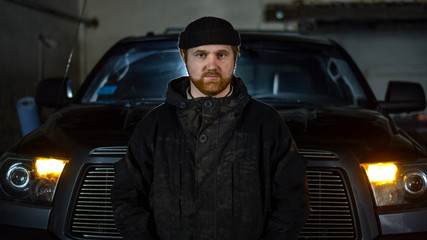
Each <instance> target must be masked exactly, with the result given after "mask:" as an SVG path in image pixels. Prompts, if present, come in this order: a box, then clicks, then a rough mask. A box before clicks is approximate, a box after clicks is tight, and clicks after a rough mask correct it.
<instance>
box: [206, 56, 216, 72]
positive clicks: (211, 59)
mask: <svg viewBox="0 0 427 240" xmlns="http://www.w3.org/2000/svg"><path fill="white" fill-rule="evenodd" d="M206 65H207V68H208V70H215V69H217V68H218V59H216V57H215V56H212V55H210V56H208V58H207V64H206Z"/></svg>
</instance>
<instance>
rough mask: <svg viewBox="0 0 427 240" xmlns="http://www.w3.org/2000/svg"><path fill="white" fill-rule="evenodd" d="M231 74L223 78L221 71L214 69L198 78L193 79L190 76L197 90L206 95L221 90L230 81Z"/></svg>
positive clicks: (216, 93)
mask: <svg viewBox="0 0 427 240" xmlns="http://www.w3.org/2000/svg"><path fill="white" fill-rule="evenodd" d="M206 76H218V77H219V79H215V80H209V79H205V77H206ZM232 79H233V75H231V76H230V77H226V78H224V77H223V76H222V74H221V73H218V72H216V71H210V72H205V73H203V75H202V76H201V78H200V79H195V78H192V77H191V76H190V80H191V82H193V84H194V85H195V86H196V87H197V89H199V91H200V92H201V93H203V94H205V95H207V96H210V97H212V96H215V95H218V94H220V93H221V92H223V91H224V90H225V89H226V88H227V86H228V85H229V84H230V83H231V80H232Z"/></svg>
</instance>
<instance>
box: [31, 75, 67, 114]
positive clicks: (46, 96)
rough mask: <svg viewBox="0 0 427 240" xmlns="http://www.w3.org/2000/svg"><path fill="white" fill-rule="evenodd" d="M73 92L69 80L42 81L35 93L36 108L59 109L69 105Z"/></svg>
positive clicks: (50, 79)
mask: <svg viewBox="0 0 427 240" xmlns="http://www.w3.org/2000/svg"><path fill="white" fill-rule="evenodd" d="M72 98H73V91H72V88H71V79H70V78H49V79H43V80H42V81H41V82H40V83H39V85H38V87H37V92H36V97H35V101H36V103H37V105H38V106H43V107H50V108H59V107H62V106H64V105H67V104H69V103H71V100H72Z"/></svg>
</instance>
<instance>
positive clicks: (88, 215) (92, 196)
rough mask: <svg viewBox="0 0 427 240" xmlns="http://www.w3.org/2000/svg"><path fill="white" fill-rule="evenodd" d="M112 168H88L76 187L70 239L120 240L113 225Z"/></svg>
mask: <svg viewBox="0 0 427 240" xmlns="http://www.w3.org/2000/svg"><path fill="white" fill-rule="evenodd" d="M113 182H114V167H113V166H112V165H110V166H108V165H106V166H103V167H90V168H89V169H88V170H87V171H86V173H85V175H84V177H83V182H82V184H81V186H80V189H79V192H78V196H77V201H76V204H75V206H74V211H73V215H72V221H71V235H72V236H74V237H78V238H87V239H117V238H121V236H120V234H119V232H118V231H117V229H116V227H115V225H114V217H113V207H112V205H111V197H110V194H111V188H112V186H113Z"/></svg>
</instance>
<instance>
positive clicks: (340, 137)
mask: <svg viewBox="0 0 427 240" xmlns="http://www.w3.org/2000/svg"><path fill="white" fill-rule="evenodd" d="M279 112H280V113H281V115H282V117H283V118H284V120H285V121H286V123H287V125H288V126H289V128H290V130H291V132H292V134H293V137H294V138H295V141H296V143H297V145H298V146H299V148H308V149H323V150H331V151H340V150H350V151H351V152H352V153H353V154H355V155H356V156H357V157H358V158H359V159H360V161H361V162H376V161H415V160H417V159H418V158H419V157H421V156H423V157H425V152H424V150H423V149H421V147H420V146H419V145H418V144H417V143H416V142H415V141H413V140H412V138H411V137H410V136H409V135H407V134H406V133H405V132H403V131H401V130H400V129H399V128H397V127H396V125H395V123H394V122H393V120H392V119H391V118H388V117H387V116H386V115H383V114H381V113H380V112H378V111H376V110H369V109H354V108H352V109H349V108H338V107H330V108H320V109H314V110H307V109H305V108H301V109H293V110H283V111H279ZM414 149H415V151H414Z"/></svg>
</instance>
